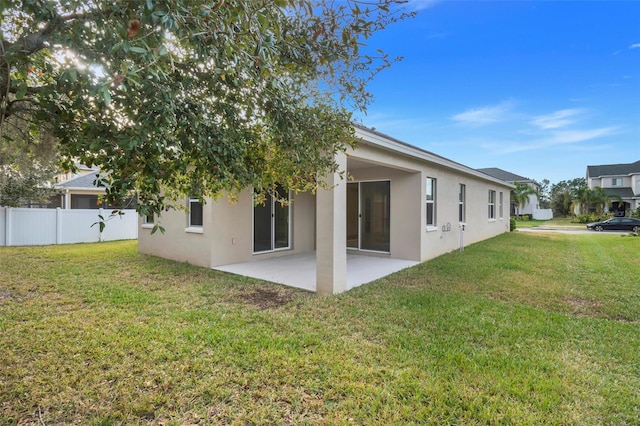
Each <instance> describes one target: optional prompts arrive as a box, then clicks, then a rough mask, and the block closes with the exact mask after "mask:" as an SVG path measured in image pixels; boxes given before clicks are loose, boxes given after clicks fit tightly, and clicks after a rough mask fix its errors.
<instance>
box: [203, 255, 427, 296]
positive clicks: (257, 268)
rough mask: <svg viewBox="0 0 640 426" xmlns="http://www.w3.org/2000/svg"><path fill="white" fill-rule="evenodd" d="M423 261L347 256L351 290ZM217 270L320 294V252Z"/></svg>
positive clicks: (235, 265) (224, 267) (348, 281)
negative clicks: (318, 262)
mask: <svg viewBox="0 0 640 426" xmlns="http://www.w3.org/2000/svg"><path fill="white" fill-rule="evenodd" d="M418 263H419V262H415V261H411V260H403V259H391V258H388V257H378V256H367V255H362V254H355V253H354V254H352V253H347V290H350V289H352V288H355V287H358V286H360V285H362V284H366V283H369V282H371V281H375V280H377V279H379V278H382V277H385V276H387V275H389V274H392V273H394V272H397V271H400V270H402V269H405V268H408V267H411V266H414V265H417V264H418ZM213 269H215V270H217V271H223V272H229V273H232V274H237V275H244V276H247V277H252V278H258V279H261V280H265V281H271V282H274V283H278V284H284V285H287V286H290V287H296V288H300V289H303V290H309V291H314V292H315V291H316V253H315V252H309V253H300V254H293V255H287V256H280V257H271V258H268V259H261V260H254V261H250V262H241V263H234V264H231V265H223V266H217V267H214V268H213Z"/></svg>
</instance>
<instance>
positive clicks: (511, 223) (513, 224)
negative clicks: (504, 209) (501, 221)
mask: <svg viewBox="0 0 640 426" xmlns="http://www.w3.org/2000/svg"><path fill="white" fill-rule="evenodd" d="M509 230H510V231H512V232H513V231H515V230H516V218H515V217H511V218H510V219H509Z"/></svg>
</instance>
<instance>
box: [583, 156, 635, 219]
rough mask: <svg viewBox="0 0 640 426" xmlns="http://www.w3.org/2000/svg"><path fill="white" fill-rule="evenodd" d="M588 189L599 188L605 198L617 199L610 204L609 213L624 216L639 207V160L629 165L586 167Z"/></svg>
mask: <svg viewBox="0 0 640 426" xmlns="http://www.w3.org/2000/svg"><path fill="white" fill-rule="evenodd" d="M587 185H588V186H589V189H593V188H595V187H600V188H602V189H604V192H605V194H606V195H607V196H609V197H612V198H614V199H616V200H617V199H619V200H617V201H613V202H612V203H611V212H613V213H614V214H615V215H616V216H625V215H626V213H627V211H633V210H635V209H637V208H638V207H640V160H639V161H636V162H635V163H629V164H604V165H600V166H587Z"/></svg>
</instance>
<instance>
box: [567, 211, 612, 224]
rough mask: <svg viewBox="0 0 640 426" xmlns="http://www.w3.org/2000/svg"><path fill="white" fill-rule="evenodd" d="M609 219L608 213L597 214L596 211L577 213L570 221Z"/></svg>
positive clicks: (582, 221)
mask: <svg viewBox="0 0 640 426" xmlns="http://www.w3.org/2000/svg"><path fill="white" fill-rule="evenodd" d="M606 219H609V215H608V214H598V213H585V214H579V215H578V216H576V217H574V218H573V219H571V222H572V223H590V222H600V221H602V220H606Z"/></svg>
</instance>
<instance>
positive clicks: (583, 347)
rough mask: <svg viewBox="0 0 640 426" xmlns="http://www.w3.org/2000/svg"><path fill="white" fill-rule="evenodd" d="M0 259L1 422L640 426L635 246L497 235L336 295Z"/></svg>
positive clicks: (53, 257)
mask: <svg viewBox="0 0 640 426" xmlns="http://www.w3.org/2000/svg"><path fill="white" fill-rule="evenodd" d="M136 247H137V246H136V243H135V242H115V243H102V244H86V245H72V246H57V247H30V248H0V424H34V425H36V424H37V425H42V424H46V425H53V424H88V425H111V424H123V425H124V424H126V425H136V424H154V425H171V424H175V425H182V424H385V425H386V424H471V425H473V424H532V425H533V424H536V425H537V424H580V425H584V424H586V425H589V424H592V425H596V424H597V425H600V424H616V425H620V424H637V423H638V421H639V420H638V419H640V278H639V277H640V257H639V256H638V253H640V239H639V238H631V237H620V236H614V235H611V236H609V235H598V236H596V237H594V236H591V235H561V234H558V235H551V234H543V235H537V234H535V235H529V234H525V233H522V234H519V233H510V234H505V235H502V236H500V237H497V238H494V239H491V240H488V241H484V242H481V243H478V244H475V245H472V246H469V247H467V248H466V250H465V251H464V253H462V254H460V253H457V252H455V253H450V254H448V255H445V256H441V257H439V258H437V259H434V260H432V261H430V262H426V263H424V264H421V265H419V266H416V267H414V268H411V269H407V270H405V271H402V272H400V273H397V274H394V275H392V276H390V277H387V278H384V279H381V280H379V281H377V282H375V283H372V284H369V285H366V286H363V287H360V288H358V289H355V290H352V291H350V292H347V293H345V294H342V295H340V296H337V297H317V296H315V295H313V294H309V293H306V292H302V291H298V290H295V289H290V288H285V287H281V286H277V285H274V284H269V283H266V282H262V281H258V280H253V279H249V278H243V277H237V276H233V275H228V274H223V273H219V272H216V271H211V270H207V269H203V268H197V267H193V266H190V265H188V264H184V263H176V262H171V261H167V260H163V259H158V258H153V257H149V256H144V255H140V254H138V253H137V249H136Z"/></svg>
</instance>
